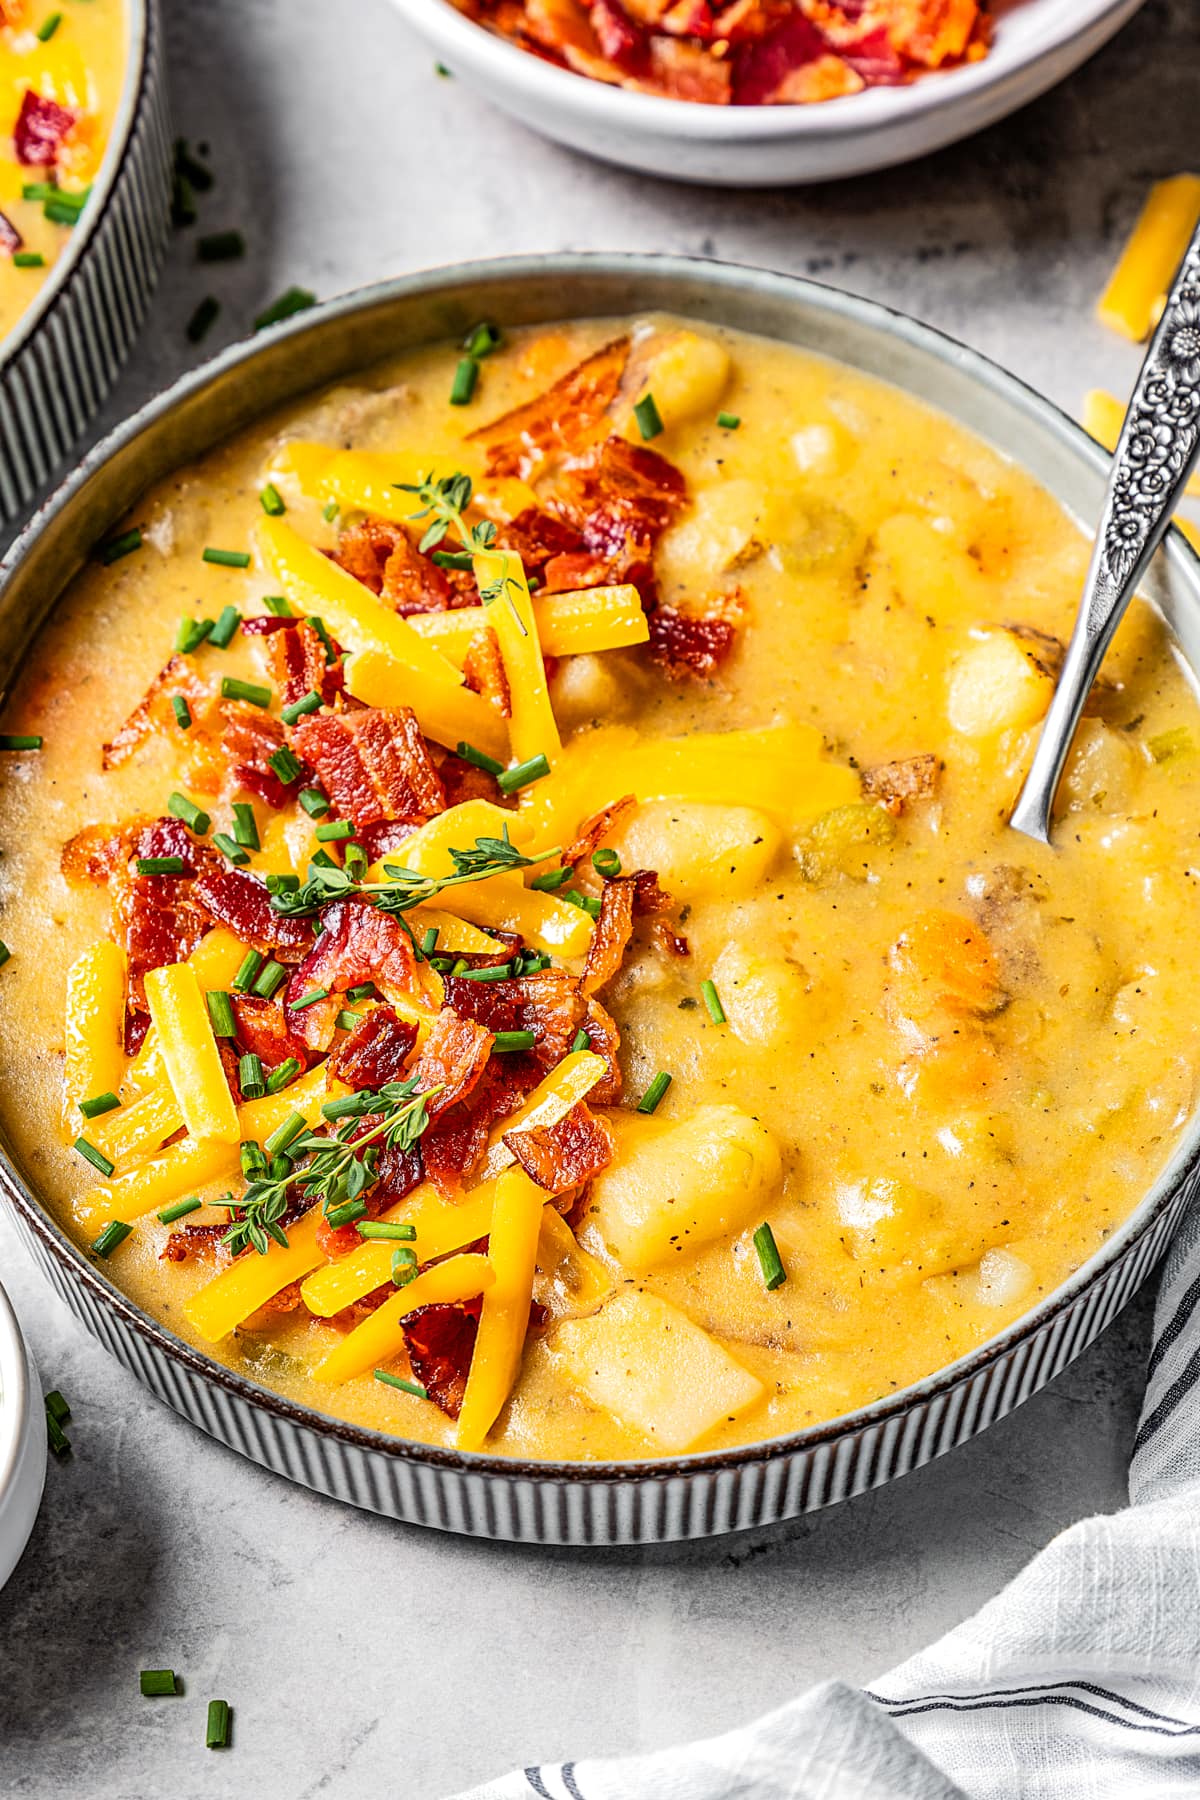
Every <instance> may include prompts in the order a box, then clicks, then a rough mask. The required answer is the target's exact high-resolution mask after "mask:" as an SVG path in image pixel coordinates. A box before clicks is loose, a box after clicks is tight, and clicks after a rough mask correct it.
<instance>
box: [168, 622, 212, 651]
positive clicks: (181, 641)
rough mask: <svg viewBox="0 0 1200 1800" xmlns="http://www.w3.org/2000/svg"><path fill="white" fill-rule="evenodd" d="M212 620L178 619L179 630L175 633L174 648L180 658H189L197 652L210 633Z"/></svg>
mask: <svg viewBox="0 0 1200 1800" xmlns="http://www.w3.org/2000/svg"><path fill="white" fill-rule="evenodd" d="M214 623H215V620H213V619H180V621H179V630H178V631H177V632H176V633H175V648H176V650H178V651H179V653H180V654H181V655H182V656H190V655H191V653H192V651H193V650H198V649H199V648H200V645H201V644H202V643H203V642H204V640H205V638H206V637H208V636H209V635H210V633H211V631H212V628H213V625H214Z"/></svg>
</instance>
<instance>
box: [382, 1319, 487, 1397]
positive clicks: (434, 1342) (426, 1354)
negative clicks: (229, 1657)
mask: <svg viewBox="0 0 1200 1800" xmlns="http://www.w3.org/2000/svg"><path fill="white" fill-rule="evenodd" d="M479 1308H480V1303H479V1301H478V1300H468V1301H465V1302H462V1303H460V1304H459V1305H457V1306H447V1305H442V1304H435V1305H433V1306H419V1307H418V1308H417V1310H416V1312H412V1313H409V1314H408V1316H407V1318H405V1320H404V1321H403V1325H402V1327H401V1329H402V1330H403V1332H404V1342H405V1345H406V1347H407V1349H408V1360H409V1362H410V1363H411V1364H412V1372H413V1374H414V1376H415V1377H416V1379H417V1380H418V1381H419V1382H420V1384H421V1386H422V1387H423V1388H424V1389H425V1392H426V1393H427V1394H428V1395H429V1398H430V1399H431V1400H432V1401H433V1403H434V1405H435V1406H440V1407H441V1409H442V1411H443V1412H444V1413H446V1414H447V1415H448V1416H449V1417H450V1418H452V1419H457V1417H458V1415H459V1413H460V1412H461V1411H462V1403H463V1396H464V1394H465V1393H466V1391H467V1375H468V1372H469V1371H470V1367H471V1356H472V1354H473V1352H474V1349H475V1335H476V1332H477V1331H478V1329H479Z"/></svg>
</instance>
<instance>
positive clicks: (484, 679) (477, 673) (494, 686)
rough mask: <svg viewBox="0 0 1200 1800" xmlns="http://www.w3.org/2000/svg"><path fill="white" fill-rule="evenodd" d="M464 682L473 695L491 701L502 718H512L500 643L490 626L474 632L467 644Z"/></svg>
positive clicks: (464, 661)
mask: <svg viewBox="0 0 1200 1800" xmlns="http://www.w3.org/2000/svg"><path fill="white" fill-rule="evenodd" d="M463 680H464V681H465V682H466V684H467V686H468V687H469V688H470V689H471V691H472V692H473V693H476V694H481V695H482V696H483V698H484V699H485V700H487V701H490V702H491V704H492V705H493V706H494V707H495V708H496V711H497V712H498V713H499V714H500V717H501V718H502V719H511V718H512V696H511V694H510V693H509V691H508V676H507V674H506V673H505V670H504V659H503V657H502V656H501V654H500V640H499V638H498V637H497V636H496V633H495V632H494V631H493V630H492V628H491V626H490V625H485V626H484V628H483V630H482V631H477V632H476V633H475V636H474V637H473V638H472V639H471V641H470V643H469V644H468V645H467V654H466V656H465V657H464V658H463Z"/></svg>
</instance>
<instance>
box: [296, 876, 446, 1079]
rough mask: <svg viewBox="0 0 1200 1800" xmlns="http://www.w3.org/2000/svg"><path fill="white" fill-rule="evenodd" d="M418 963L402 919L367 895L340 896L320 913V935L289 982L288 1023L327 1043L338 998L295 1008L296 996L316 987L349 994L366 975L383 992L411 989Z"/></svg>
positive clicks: (300, 1033) (315, 1043) (308, 1038)
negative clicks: (376, 904)
mask: <svg viewBox="0 0 1200 1800" xmlns="http://www.w3.org/2000/svg"><path fill="white" fill-rule="evenodd" d="M416 967H417V964H416V957H415V955H414V953H413V945H412V939H411V938H410V937H409V935H408V932H407V931H406V930H405V929H404V926H403V924H402V923H401V921H400V920H399V919H397V918H394V917H393V916H392V915H391V914H390V913H384V912H380V910H379V908H378V907H376V906H372V905H371V904H370V902H369V901H366V900H335V901H334V902H333V903H332V905H330V906H327V907H326V908H325V910H324V912H323V913H322V914H321V929H320V932H319V933H318V936H317V941H316V943H315V944H314V945H313V947H312V949H311V950H310V951H309V953H308V955H307V956H306V957H305V959H304V961H303V962H302V963H301V964H300V965H299V967H298V968H297V969H296V970H295V971H294V973H293V975H292V978H291V980H290V981H289V982H288V985H287V993H286V995H285V1006H286V1009H287V1013H286V1016H287V1020H288V1025H289V1027H290V1029H291V1030H293V1031H294V1032H296V1033H297V1034H298V1036H300V1037H302V1038H303V1039H304V1041H305V1043H306V1044H310V1045H312V1046H313V1047H314V1048H315V1047H317V1046H318V1045H324V1044H327V1043H328V1042H329V1037H330V1034H331V1032H332V1030H333V1018H334V1014H335V1013H336V1012H337V1003H336V1001H334V1000H333V999H329V1000H323V1001H321V1000H319V1001H314V1002H313V1004H312V1005H311V1006H307V1007H303V1008H301V1010H300V1011H299V1012H295V1011H293V1010H292V1009H293V1008H294V1006H295V1003H296V1001H297V1000H300V999H303V997H304V996H305V994H309V993H311V992H312V990H313V989H314V988H325V989H326V991H327V992H328V993H329V994H330V995H333V994H344V993H345V991H346V989H347V988H352V987H358V986H359V984H360V983H361V982H364V981H373V982H374V983H375V985H376V987H378V988H379V989H380V990H381V992H383V993H384V994H389V993H393V994H405V993H411V992H412V988H413V983H414V978H415V975H416Z"/></svg>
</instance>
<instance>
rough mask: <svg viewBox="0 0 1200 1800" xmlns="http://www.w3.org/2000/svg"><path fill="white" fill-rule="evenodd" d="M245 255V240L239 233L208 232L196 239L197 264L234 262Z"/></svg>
mask: <svg viewBox="0 0 1200 1800" xmlns="http://www.w3.org/2000/svg"><path fill="white" fill-rule="evenodd" d="M245 254H246V240H245V238H244V237H243V236H242V234H241V232H240V231H210V232H209V233H208V235H207V236H206V237H202V238H197V239H196V261H197V262H235V261H236V260H237V258H238V257H239V256H245Z"/></svg>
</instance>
